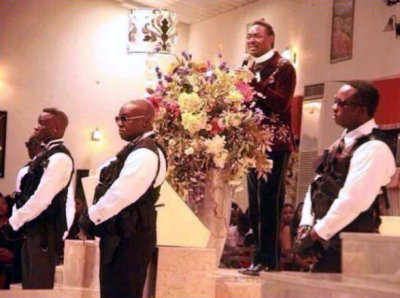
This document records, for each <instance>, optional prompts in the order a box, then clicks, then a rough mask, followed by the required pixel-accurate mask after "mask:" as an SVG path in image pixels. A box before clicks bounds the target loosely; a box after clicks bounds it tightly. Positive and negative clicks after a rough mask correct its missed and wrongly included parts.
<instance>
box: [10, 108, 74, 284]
mask: <svg viewBox="0 0 400 298" xmlns="http://www.w3.org/2000/svg"><path fill="white" fill-rule="evenodd" d="M67 126H68V117H67V115H66V114H65V113H64V112H63V111H61V110H59V109H57V108H47V109H43V111H42V113H41V114H40V115H39V118H38V122H37V124H36V126H35V127H34V133H33V137H34V138H35V139H37V140H38V141H39V142H41V143H44V144H45V149H44V150H43V151H42V152H41V153H39V154H38V155H37V156H36V158H35V159H34V160H32V162H31V163H30V164H29V169H28V172H27V174H25V175H24V177H23V178H22V180H21V185H20V191H19V192H17V193H16V194H15V201H16V208H14V209H13V213H12V216H11V217H10V219H9V224H8V225H7V226H6V227H5V228H4V230H3V232H5V231H7V230H9V231H19V230H22V232H23V234H24V241H23V245H22V288H23V289H52V288H53V287H54V274H55V268H56V264H57V258H58V254H59V252H60V250H61V248H62V236H63V233H64V232H65V230H66V228H67V226H66V218H65V202H66V197H67V189H68V186H69V184H70V182H71V177H72V173H73V168H74V166H73V164H74V163H73V159H72V156H71V154H70V152H69V150H68V149H67V148H66V147H65V146H64V141H63V139H62V138H63V136H64V133H65V130H66V128H67Z"/></svg>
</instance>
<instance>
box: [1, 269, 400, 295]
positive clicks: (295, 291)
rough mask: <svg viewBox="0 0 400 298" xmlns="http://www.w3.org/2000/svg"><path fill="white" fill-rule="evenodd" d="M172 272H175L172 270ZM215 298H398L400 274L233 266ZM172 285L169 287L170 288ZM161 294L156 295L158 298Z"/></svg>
mask: <svg viewBox="0 0 400 298" xmlns="http://www.w3.org/2000/svg"><path fill="white" fill-rule="evenodd" d="M171 274H173V272H171ZM215 280H216V287H215V297H216V298H361V297H362V298H399V297H400V276H395V275H391V276H388V275H373V276H353V275H344V274H317V273H302V272H265V273H262V274H261V275H260V276H259V277H249V276H243V275H241V274H239V273H238V272H237V270H232V269H218V270H217V272H216V276H215ZM172 289H173V285H171V286H170V290H172ZM161 296H163V297H168V298H197V295H196V294H190V293H185V294H179V295H175V294H173V291H169V293H167V292H164V295H161ZM0 297H1V298H58V297H63V298H64V297H66V298H99V291H98V290H94V289H87V288H86V289H85V288H77V287H67V286H65V285H61V284H56V285H55V289H54V290H21V287H20V286H19V287H18V286H15V285H14V286H13V289H12V290H10V291H0ZM157 297H158V295H157V296H156V298H157Z"/></svg>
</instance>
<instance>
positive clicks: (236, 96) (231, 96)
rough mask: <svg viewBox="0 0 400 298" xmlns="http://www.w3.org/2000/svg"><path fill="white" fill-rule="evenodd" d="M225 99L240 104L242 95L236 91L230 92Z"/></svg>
mask: <svg viewBox="0 0 400 298" xmlns="http://www.w3.org/2000/svg"><path fill="white" fill-rule="evenodd" d="M226 98H227V99H229V100H230V101H233V102H235V103H237V102H242V100H243V94H242V93H240V92H239V91H238V90H231V91H229V94H228V96H227V97H226Z"/></svg>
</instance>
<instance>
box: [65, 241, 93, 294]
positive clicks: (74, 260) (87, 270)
mask: <svg viewBox="0 0 400 298" xmlns="http://www.w3.org/2000/svg"><path fill="white" fill-rule="evenodd" d="M99 260H100V251H99V243H98V241H95V240H89V241H82V240H66V241H65V249H64V273H63V284H64V285H65V286H72V287H81V288H89V289H99Z"/></svg>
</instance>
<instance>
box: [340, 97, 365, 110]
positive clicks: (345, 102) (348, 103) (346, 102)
mask: <svg viewBox="0 0 400 298" xmlns="http://www.w3.org/2000/svg"><path fill="white" fill-rule="evenodd" d="M333 104H335V105H337V106H338V107H342V108H346V107H348V106H363V105H364V104H363V103H359V102H351V101H346V100H343V99H339V98H336V97H335V98H334V99H333Z"/></svg>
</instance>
